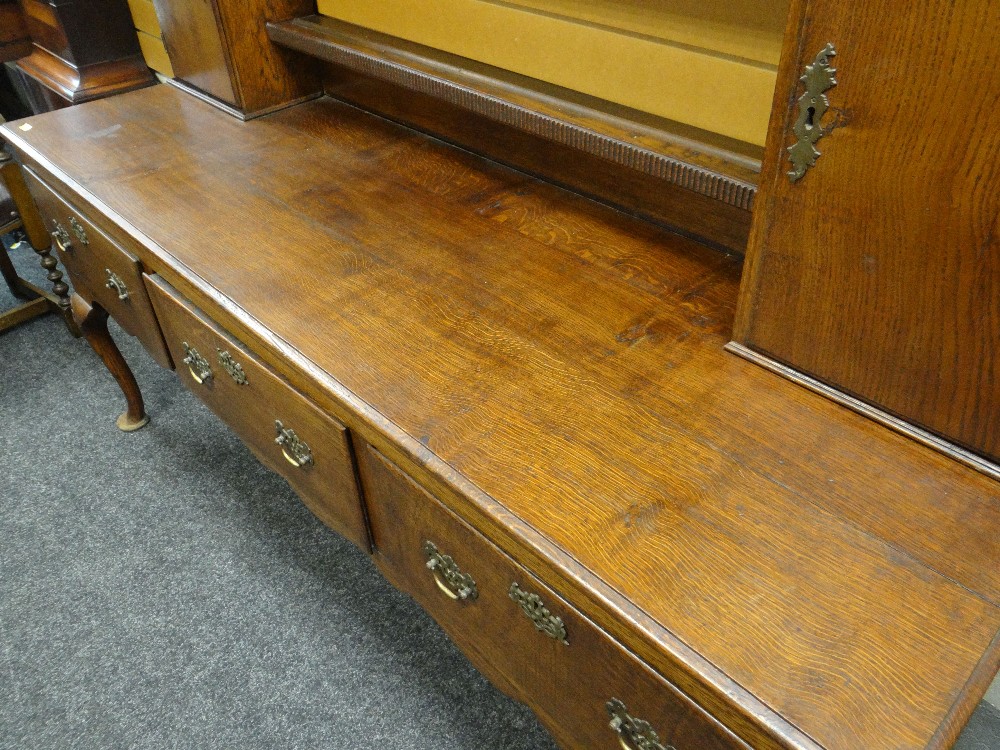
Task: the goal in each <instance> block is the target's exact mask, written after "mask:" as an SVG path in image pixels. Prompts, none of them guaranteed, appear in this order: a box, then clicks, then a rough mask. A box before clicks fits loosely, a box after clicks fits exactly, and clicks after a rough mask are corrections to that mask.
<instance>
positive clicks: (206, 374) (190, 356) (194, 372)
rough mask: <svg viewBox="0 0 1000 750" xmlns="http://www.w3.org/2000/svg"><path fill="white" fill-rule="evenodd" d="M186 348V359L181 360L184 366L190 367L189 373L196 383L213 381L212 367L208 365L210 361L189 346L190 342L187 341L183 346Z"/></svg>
mask: <svg viewBox="0 0 1000 750" xmlns="http://www.w3.org/2000/svg"><path fill="white" fill-rule="evenodd" d="M181 346H183V347H184V359H182V360H181V362H183V363H184V364H186V365H187V366H188V371H189V372H190V373H191V377H192V378H194V382H196V383H204V382H206V381H208V380H211V379H212V366H211V365H210V364H209V363H208V360H207V359H205V358H204V357H203V356H201V353H200V352H199V351H198V350H197V349H195V348H193V347H190V346H188V342H187V341H185V342H183V343H182V344H181Z"/></svg>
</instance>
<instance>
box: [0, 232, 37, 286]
mask: <svg viewBox="0 0 1000 750" xmlns="http://www.w3.org/2000/svg"><path fill="white" fill-rule="evenodd" d="M0 234H3V233H2V232H0ZM0 274H2V275H3V280H4V281H6V282H7V288H8V289H10V293H11V294H13V295H14V296H15V297H17V298H19V299H31V297H32V295H31V294H30V293H29V292H28V291H27V290H26V289H25V288H24V287H23V286H21V278H20V277H19V276H18V275H17V271H16V270H15V269H14V263H13V261H11V259H10V254H9V253H8V252H7V248H5V247H0Z"/></svg>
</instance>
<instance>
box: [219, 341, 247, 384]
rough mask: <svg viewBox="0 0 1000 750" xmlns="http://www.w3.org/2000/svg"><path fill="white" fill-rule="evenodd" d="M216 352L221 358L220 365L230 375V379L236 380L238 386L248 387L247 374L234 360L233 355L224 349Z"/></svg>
mask: <svg viewBox="0 0 1000 750" xmlns="http://www.w3.org/2000/svg"><path fill="white" fill-rule="evenodd" d="M215 351H216V353H217V354H218V357H219V364H220V365H222V369H223V370H225V371H226V372H228V373H229V377H231V378H232V379H233V380H235V381H236V383H237V384H238V385H246V384H247V383H248V382H249V381H248V380H247V374H246V373H245V372H243V366H242V365H241V364H240V363H239V362H237V361H236V360H235V359H233V355H232V354H230V353H229V352H227V351H223V350H222V349H216V350H215Z"/></svg>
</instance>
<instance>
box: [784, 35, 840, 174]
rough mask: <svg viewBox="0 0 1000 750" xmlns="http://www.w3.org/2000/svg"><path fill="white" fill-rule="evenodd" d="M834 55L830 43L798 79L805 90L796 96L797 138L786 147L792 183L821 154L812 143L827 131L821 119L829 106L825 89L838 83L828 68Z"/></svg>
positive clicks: (835, 52)
mask: <svg viewBox="0 0 1000 750" xmlns="http://www.w3.org/2000/svg"><path fill="white" fill-rule="evenodd" d="M836 54H837V51H836V50H835V49H834V48H833V45H832V44H829V43H828V44H827V45H826V46H825V47H824V48H823V49H822V50H820V53H819V54H818V55H816V59H815V60H813V61H812V63H810V64H809V65H806V68H805V73H804V74H803V75H802V77H801V78H799V80H800V81H802V83H804V84H805V87H806V90H805V93H804V94H802V96H800V97H799V117H798V119H797V120H796V121H795V126H794V127H793V128H792V130H793V131H794V132H795V136H796V139H797V140H796V141H795V143H794V144H793V145H791V146H789V147H788V158H789V160H790V161H791V162H792V165H793V166H794V169H792V171H791V172H789V173H788V176H789V178H791V180H792V182H797V181H798V180H801V179H802V177H803V175H805V173H806V170H807V169H809V167H811V166H813V165H814V164H815V163H816V159H818V158H819V156H820V152H819V151H817V150H816V145H815V144H816V142H817V141H819V139H820V138H822V137H823V136H824V135H826V134H827V131H826V130H824V129H823V126H822V125H821V124H820V121H821V120H822V119H823V115H825V114H826V111H827V109H829V108H830V101H829V99H827V98H826V94H825V93H824V92H825V91H828V90H829V89H831V88H833V87H834V86H836V85H837V79H836V78H834V77H833V76H834V74H835V73H836V72H837V70H836V68H831V67H830V58H831V57H833V56H834V55H836Z"/></svg>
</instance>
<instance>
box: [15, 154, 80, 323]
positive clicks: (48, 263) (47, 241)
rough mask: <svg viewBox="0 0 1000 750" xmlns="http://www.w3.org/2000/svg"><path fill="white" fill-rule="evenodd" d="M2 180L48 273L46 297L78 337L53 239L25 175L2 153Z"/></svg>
mask: <svg viewBox="0 0 1000 750" xmlns="http://www.w3.org/2000/svg"><path fill="white" fill-rule="evenodd" d="M0 178H2V179H3V181H4V183H5V184H6V186H7V190H8V192H10V197H11V198H13V199H14V206H15V207H16V208H17V212H18V214H19V215H20V217H21V219H20V220H21V224H22V225H23V227H24V231H25V234H27V235H28V242H29V243H30V244H31V247H32V248H34V250H35V252H36V253H38V256H39V258H40V259H41V264H42V268H44V269H45V271H46V273H47V275H48V276H47V278H48V280H49V282H50V283H51V284H52V294H46V295H45V296H46V297H47V298H48V299H51V300H54V302H55V304H56V306H57V308H58V310H59V311H60V312H61V313H62V316H63V320H65V321H66V325H67V326H68V327H69V330H70V332H71V333H72V334H73V335H74V336H79V335H80V334H79V331H77V330H76V328H77V326H76V323H74V321H73V316H72V314H71V313H70V304H69V286H68V285H67V284H66V282H65V281H63V274H62V271H60V270H59V262H58V261H57V260H56V259H55V258H54V257H52V238H51V237H50V236H49V233H48V231H47V230H46V229H45V223H44V222H43V221H42V216H41V214H39V213H38V207H37V206H36V205H35V201H34V199H33V198H32V197H31V193H30V192H29V190H28V184H27V183H26V182H25V181H24V173H22V172H21V167H20V166H19V165H18V164H17V163H16V162H15V161H14V160H13V159H12V158H11V157H10V155H9V154H6V153H4V152H2V151H0Z"/></svg>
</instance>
